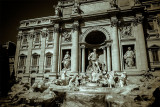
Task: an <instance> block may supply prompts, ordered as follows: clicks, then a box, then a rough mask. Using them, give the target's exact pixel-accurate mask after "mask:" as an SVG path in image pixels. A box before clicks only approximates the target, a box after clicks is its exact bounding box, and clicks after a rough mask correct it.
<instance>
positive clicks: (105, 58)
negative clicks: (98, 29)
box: [103, 47, 107, 70]
mask: <svg viewBox="0 0 160 107" xmlns="http://www.w3.org/2000/svg"><path fill="white" fill-rule="evenodd" d="M103 55H104V64H105V70H107V52H106V47H103Z"/></svg>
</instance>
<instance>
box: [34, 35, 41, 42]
mask: <svg viewBox="0 0 160 107" xmlns="http://www.w3.org/2000/svg"><path fill="white" fill-rule="evenodd" d="M39 41H40V36H39V35H37V36H36V38H35V43H39Z"/></svg>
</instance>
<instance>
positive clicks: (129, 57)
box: [124, 47, 135, 68]
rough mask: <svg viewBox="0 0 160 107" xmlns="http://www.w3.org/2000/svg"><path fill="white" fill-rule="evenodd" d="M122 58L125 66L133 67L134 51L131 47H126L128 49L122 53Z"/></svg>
mask: <svg viewBox="0 0 160 107" xmlns="http://www.w3.org/2000/svg"><path fill="white" fill-rule="evenodd" d="M124 59H125V67H126V68H130V67H134V65H135V62H134V59H135V53H134V51H132V50H131V47H128V51H127V52H126V53H125V54H124Z"/></svg>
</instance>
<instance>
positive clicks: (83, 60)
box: [81, 45, 85, 73]
mask: <svg viewBox="0 0 160 107" xmlns="http://www.w3.org/2000/svg"><path fill="white" fill-rule="evenodd" d="M81 48H82V73H85V46H84V45H82V46H81Z"/></svg>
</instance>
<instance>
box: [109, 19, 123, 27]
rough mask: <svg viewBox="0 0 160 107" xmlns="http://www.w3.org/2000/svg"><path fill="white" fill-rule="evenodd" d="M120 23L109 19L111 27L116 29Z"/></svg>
mask: <svg viewBox="0 0 160 107" xmlns="http://www.w3.org/2000/svg"><path fill="white" fill-rule="evenodd" d="M120 23H121V22H120V21H119V20H118V19H117V18H113V19H111V27H116V26H118V25H119V24H120Z"/></svg>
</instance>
